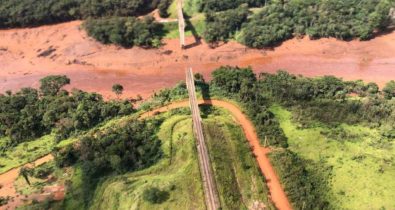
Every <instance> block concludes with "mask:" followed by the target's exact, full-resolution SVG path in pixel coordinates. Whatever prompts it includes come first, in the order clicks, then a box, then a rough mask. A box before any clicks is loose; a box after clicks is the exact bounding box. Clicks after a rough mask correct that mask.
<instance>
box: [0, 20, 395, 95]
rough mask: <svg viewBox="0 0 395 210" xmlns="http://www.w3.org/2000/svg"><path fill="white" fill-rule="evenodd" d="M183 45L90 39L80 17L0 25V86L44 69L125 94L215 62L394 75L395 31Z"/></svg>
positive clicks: (167, 83)
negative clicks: (346, 37) (260, 46)
mask: <svg viewBox="0 0 395 210" xmlns="http://www.w3.org/2000/svg"><path fill="white" fill-rule="evenodd" d="M194 42H195V39H194V38H193V37H189V38H188V39H187V44H191V45H190V48H188V49H186V50H181V49H179V41H178V40H177V39H171V40H164V46H163V47H162V48H160V49H148V50H147V49H142V48H138V47H134V48H132V49H122V48H119V47H116V46H113V45H110V46H104V45H102V44H100V43H97V42H96V41H93V40H92V39H91V38H88V37H87V35H86V33H85V32H84V30H82V29H81V22H80V21H73V22H68V23H63V24H58V25H51V26H42V27H37V28H31V29H11V30H0V93H1V92H5V91H6V90H9V89H11V90H18V89H20V88H21V87H24V86H33V87H37V86H38V84H39V83H38V80H39V79H40V78H41V77H44V76H45V75H49V74H66V75H68V76H69V77H70V78H71V79H72V84H71V85H70V86H69V87H68V88H69V89H71V88H73V87H76V88H80V89H83V90H86V91H96V92H100V93H102V94H104V95H105V96H106V97H115V95H113V93H111V86H112V85H113V84H114V83H121V84H122V85H123V86H124V87H125V91H124V97H133V96H136V95H137V94H141V95H143V96H144V97H147V96H149V95H151V94H152V92H153V91H155V90H159V89H162V88H165V87H171V86H173V85H175V84H176V83H177V82H178V81H181V80H183V79H184V72H185V68H186V67H192V68H193V70H194V72H200V73H202V74H203V75H204V76H206V77H207V78H209V75H210V73H211V71H213V70H214V69H215V68H217V67H219V66H221V65H232V66H236V65H237V66H243V67H245V66H251V67H253V69H254V71H255V72H256V73H259V72H262V71H265V72H275V71H276V70H278V69H287V70H288V71H290V72H291V73H294V74H302V75H305V76H319V75H336V76H339V77H343V78H344V79H347V80H355V79H363V80H365V81H374V82H376V83H378V84H379V85H380V86H381V87H382V86H383V85H384V84H385V83H386V82H387V81H388V80H390V79H395V53H394V52H395V32H393V33H389V34H386V35H381V36H379V37H377V38H375V39H373V40H370V41H366V42H360V41H350V42H343V41H338V40H335V39H320V40H309V39H308V38H303V39H292V40H289V41H286V42H284V43H283V44H282V45H281V46H278V47H276V48H275V49H273V50H253V49H247V48H245V47H244V46H242V45H240V44H238V43H236V42H229V43H227V44H224V45H221V46H219V47H218V48H216V49H210V48H209V46H208V45H207V44H205V43H204V42H203V43H200V44H195V43H194Z"/></svg>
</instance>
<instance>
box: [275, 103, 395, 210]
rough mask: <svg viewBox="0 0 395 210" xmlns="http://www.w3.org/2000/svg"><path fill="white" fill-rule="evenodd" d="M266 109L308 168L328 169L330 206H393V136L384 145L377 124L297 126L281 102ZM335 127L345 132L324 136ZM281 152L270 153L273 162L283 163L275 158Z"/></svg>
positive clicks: (334, 130)
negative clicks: (274, 117) (281, 105)
mask: <svg viewBox="0 0 395 210" xmlns="http://www.w3.org/2000/svg"><path fill="white" fill-rule="evenodd" d="M270 110H271V111H272V112H273V113H275V115H276V118H277V119H278V120H279V122H280V125H281V128H282V129H283V130H284V132H285V134H286V136H287V137H288V143H289V149H290V150H291V151H292V153H294V155H297V156H299V159H301V160H302V159H304V160H305V164H304V165H305V166H306V172H307V173H315V172H316V171H319V169H320V168H324V169H325V168H330V169H331V170H330V179H327V182H328V185H329V194H328V195H327V196H328V197H327V199H330V203H331V204H332V205H334V207H335V208H346V209H364V208H368V209H380V208H381V209H390V208H392V206H394V205H395V203H394V202H393V199H392V198H391V194H392V190H391V189H393V188H394V187H395V182H394V181H393V179H392V177H394V175H395V170H394V167H393V166H394V164H393V163H394V157H395V150H394V145H393V142H394V141H393V140H392V141H390V142H387V143H385V144H384V145H386V146H383V143H384V142H386V140H384V139H381V138H380V134H379V133H380V131H379V130H378V129H375V128H368V127H365V126H361V125H345V124H342V125H340V126H339V127H338V128H332V127H326V126H322V125H321V126H315V127H313V128H298V127H297V125H298V124H297V123H295V122H294V121H293V120H292V113H291V112H290V111H287V110H286V109H284V108H282V107H280V106H273V107H271V109H270ZM338 129H343V130H345V131H346V132H347V135H345V136H342V135H332V134H331V135H328V133H337V130H338ZM355 136H357V139H358V140H357V141H355V138H354V137H355ZM383 141H384V142H383ZM379 145H380V146H379ZM283 155H284V154H281V153H278V154H276V153H275V154H274V156H276V157H275V158H274V160H273V163H274V164H275V165H278V167H282V166H281V165H280V163H282V162H278V161H276V160H275V159H280V160H281V159H282V158H283V157H282V156H283ZM272 156H273V155H272ZM276 169H277V167H276ZM280 170H281V169H280ZM279 174H281V172H280V173H279ZM283 183H285V182H283ZM286 183H290V184H291V183H293V182H286Z"/></svg>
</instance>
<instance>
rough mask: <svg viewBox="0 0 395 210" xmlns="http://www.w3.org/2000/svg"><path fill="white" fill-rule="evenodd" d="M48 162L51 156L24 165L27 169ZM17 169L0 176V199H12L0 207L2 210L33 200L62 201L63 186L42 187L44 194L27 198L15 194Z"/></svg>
mask: <svg viewBox="0 0 395 210" xmlns="http://www.w3.org/2000/svg"><path fill="white" fill-rule="evenodd" d="M50 160H53V156H52V155H51V154H49V155H46V156H44V157H42V158H39V159H37V160H36V161H34V162H33V164H31V163H30V164H26V166H29V167H35V166H39V165H41V164H44V163H46V162H48V161H50ZM19 169H20V167H17V168H14V169H11V170H9V171H7V172H5V173H3V174H0V185H1V186H2V188H0V197H1V196H4V197H7V196H10V197H12V198H11V200H9V201H8V203H7V205H5V206H2V207H0V210H2V209H15V208H16V207H18V206H21V205H22V204H24V203H26V202H29V201H31V200H33V199H35V200H37V201H43V200H45V199H46V198H48V197H50V196H53V199H55V200H62V199H63V197H64V187H63V186H46V187H44V192H43V193H40V194H33V195H29V196H24V195H21V194H19V193H18V192H16V189H15V186H14V182H15V180H16V179H17V178H18V176H19Z"/></svg>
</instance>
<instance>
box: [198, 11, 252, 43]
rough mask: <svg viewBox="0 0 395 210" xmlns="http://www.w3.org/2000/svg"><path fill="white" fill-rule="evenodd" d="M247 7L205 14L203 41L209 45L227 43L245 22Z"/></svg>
mask: <svg viewBox="0 0 395 210" xmlns="http://www.w3.org/2000/svg"><path fill="white" fill-rule="evenodd" d="M248 13H249V11H248V8H247V6H241V7H239V8H236V9H230V10H226V11H223V12H218V13H214V12H208V13H206V20H205V21H206V30H205V32H204V39H205V40H206V41H207V42H209V43H215V42H219V41H227V40H228V39H229V38H232V36H234V34H235V32H236V31H237V30H239V29H240V27H241V24H242V23H244V22H245V21H246V20H247V16H248Z"/></svg>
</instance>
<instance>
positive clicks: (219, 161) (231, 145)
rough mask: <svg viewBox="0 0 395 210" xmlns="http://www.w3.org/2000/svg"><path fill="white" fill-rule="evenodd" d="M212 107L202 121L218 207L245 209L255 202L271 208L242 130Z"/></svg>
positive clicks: (266, 191)
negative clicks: (212, 111)
mask: <svg viewBox="0 0 395 210" xmlns="http://www.w3.org/2000/svg"><path fill="white" fill-rule="evenodd" d="M214 110H215V112H214V113H215V114H211V115H208V118H206V119H205V120H204V121H203V123H204V133H205V136H206V141H207V144H208V149H209V152H210V159H211V161H212V166H213V170H214V173H215V179H216V184H217V188H218V191H219V194H220V200H221V205H222V206H221V207H222V209H249V208H251V206H252V205H253V203H255V202H259V203H263V204H264V205H266V206H267V209H274V207H273V206H272V205H271V203H270V201H269V199H268V198H267V195H268V189H267V187H266V185H265V181H264V177H263V176H262V175H261V173H260V170H259V167H258V165H257V163H256V161H255V158H254V156H253V155H252V153H251V150H250V147H249V144H248V142H247V140H246V139H245V136H244V133H243V131H242V129H241V128H240V127H239V126H238V125H236V124H235V123H234V122H233V119H232V117H231V115H230V113H228V112H227V111H225V110H223V109H214ZM218 110H219V111H218Z"/></svg>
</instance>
